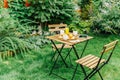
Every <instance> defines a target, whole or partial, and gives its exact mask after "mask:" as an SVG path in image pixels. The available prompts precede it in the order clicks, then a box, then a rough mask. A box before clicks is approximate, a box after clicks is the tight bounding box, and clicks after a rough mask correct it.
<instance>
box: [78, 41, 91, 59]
mask: <svg viewBox="0 0 120 80" xmlns="http://www.w3.org/2000/svg"><path fill="white" fill-rule="evenodd" d="M88 41H89V40H87V41H86V43H85V46H84V48H83V51H82V53H81V56H80V58H81V57H82V56H83V53H84V51H85V49H86V47H87V44H88Z"/></svg>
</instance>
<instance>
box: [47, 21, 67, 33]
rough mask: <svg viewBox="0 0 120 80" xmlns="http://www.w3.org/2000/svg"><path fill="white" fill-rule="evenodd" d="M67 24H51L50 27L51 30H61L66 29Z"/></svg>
mask: <svg viewBox="0 0 120 80" xmlns="http://www.w3.org/2000/svg"><path fill="white" fill-rule="evenodd" d="M66 27H67V24H63V23H62V24H49V25H48V28H49V31H50V32H60V30H65V28H66Z"/></svg>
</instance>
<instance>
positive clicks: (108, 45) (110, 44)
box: [104, 40, 118, 48]
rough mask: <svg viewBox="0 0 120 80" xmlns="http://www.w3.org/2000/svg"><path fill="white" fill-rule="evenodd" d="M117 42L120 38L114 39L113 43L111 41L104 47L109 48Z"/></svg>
mask: <svg viewBox="0 0 120 80" xmlns="http://www.w3.org/2000/svg"><path fill="white" fill-rule="evenodd" d="M117 42H118V40H116V41H113V42H111V43H109V44H106V45H104V47H106V48H108V47H110V46H115V44H116V43H117Z"/></svg>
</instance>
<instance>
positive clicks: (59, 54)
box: [49, 40, 68, 75]
mask: <svg viewBox="0 0 120 80" xmlns="http://www.w3.org/2000/svg"><path fill="white" fill-rule="evenodd" d="M51 42H52V44H53V45H54V46H55V49H56V51H57V52H58V56H57V58H56V60H55V62H54V65H53V67H52V69H51V71H50V73H49V75H50V74H51V73H52V71H53V69H54V67H55V65H56V62H57V60H58V58H59V56H60V57H61V59H62V61H63V62H64V64H65V66H66V67H68V66H67V64H66V62H65V60H64V59H63V57H62V55H61V51H62V49H63V47H64V46H65V44H63V45H62V47H61V49H60V51H59V49H58V48H57V47H56V45H55V43H54V41H52V40H51Z"/></svg>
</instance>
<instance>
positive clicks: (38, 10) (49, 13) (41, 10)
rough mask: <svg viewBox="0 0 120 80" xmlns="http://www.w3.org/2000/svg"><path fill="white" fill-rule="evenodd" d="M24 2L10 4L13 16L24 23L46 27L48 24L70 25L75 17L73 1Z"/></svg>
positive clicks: (42, 0)
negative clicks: (27, 5)
mask: <svg viewBox="0 0 120 80" xmlns="http://www.w3.org/2000/svg"><path fill="white" fill-rule="evenodd" d="M29 1H30V4H31V5H30V6H29V7H25V5H24V4H25V2H24V1H23V0H19V1H18V0H16V1H12V2H11V3H10V9H11V15H12V16H13V17H14V18H15V19H18V20H19V21H20V22H22V23H25V24H26V23H27V24H32V25H34V24H35V25H39V24H41V26H44V25H46V24H47V23H61V22H63V23H70V22H71V21H72V16H73V15H74V9H73V4H72V0H29Z"/></svg>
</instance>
